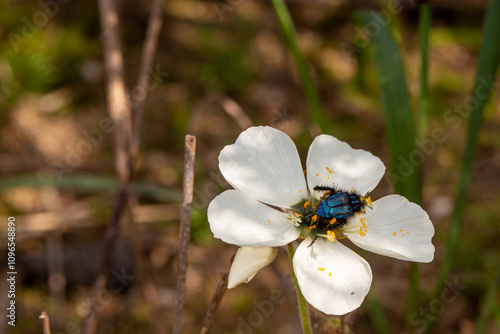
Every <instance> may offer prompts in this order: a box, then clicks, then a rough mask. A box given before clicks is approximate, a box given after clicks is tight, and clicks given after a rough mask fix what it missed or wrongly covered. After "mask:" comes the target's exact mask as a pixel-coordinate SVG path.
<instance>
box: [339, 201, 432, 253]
mask: <svg viewBox="0 0 500 334" xmlns="http://www.w3.org/2000/svg"><path fill="white" fill-rule="evenodd" d="M372 208H373V210H371V209H370V208H366V213H365V214H361V215H359V216H357V217H356V216H355V217H353V218H351V220H350V221H349V223H348V225H347V226H346V227H345V228H344V229H343V231H342V232H343V233H346V235H347V237H348V238H349V239H350V240H351V241H352V242H353V243H354V244H356V245H357V246H359V247H361V248H363V249H366V250H368V251H370V252H373V253H377V254H381V255H386V256H390V257H394V258H396V259H401V260H407V261H415V262H431V261H432V260H433V259H434V246H433V245H432V243H431V239H432V236H433V235H434V226H433V225H432V223H431V221H430V220H429V216H428V215H427V213H426V212H425V211H424V210H423V209H422V208H421V207H420V206H419V205H417V204H415V203H411V202H409V201H408V200H407V199H406V198H404V197H402V196H399V195H390V196H386V197H383V198H381V199H379V200H377V201H375V202H373V204H372ZM363 219H364V220H363ZM363 223H364V225H366V227H363V226H362V225H363Z"/></svg>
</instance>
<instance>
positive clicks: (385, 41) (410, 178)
mask: <svg viewBox="0 0 500 334" xmlns="http://www.w3.org/2000/svg"><path fill="white" fill-rule="evenodd" d="M355 20H356V21H357V22H359V23H360V24H361V25H362V26H363V27H364V26H367V25H368V24H369V25H373V24H378V29H377V30H376V31H377V32H378V33H374V34H372V35H371V36H370V41H369V42H370V47H371V49H372V53H373V61H374V63H375V70H376V74H377V79H378V82H379V86H380V95H381V100H382V109H383V111H384V114H385V121H386V134H387V140H388V145H389V151H390V166H391V177H392V183H393V185H394V188H395V190H396V192H397V193H398V194H401V195H403V196H405V197H407V198H408V199H409V200H410V201H412V202H417V203H420V178H419V169H418V166H416V165H415V164H414V163H413V160H414V158H412V153H413V152H415V144H414V139H415V137H414V128H413V116H412V111H411V105H410V97H409V94H408V89H407V87H406V80H405V75H404V70H403V63H402V61H401V56H400V53H399V49H398V47H397V45H396V42H395V41H394V39H393V37H392V36H391V33H390V31H389V29H388V27H387V25H384V24H382V22H384V20H383V19H382V18H381V17H380V15H378V14H377V13H375V12H373V11H359V12H357V13H356V14H355Z"/></svg>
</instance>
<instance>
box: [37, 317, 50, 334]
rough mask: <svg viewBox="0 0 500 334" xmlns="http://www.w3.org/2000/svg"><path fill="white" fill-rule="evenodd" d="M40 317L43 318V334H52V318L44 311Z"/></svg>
mask: <svg viewBox="0 0 500 334" xmlns="http://www.w3.org/2000/svg"><path fill="white" fill-rule="evenodd" d="M38 318H39V319H42V326H43V334H50V320H49V316H48V315H47V313H45V312H42V314H40V316H39V317H38Z"/></svg>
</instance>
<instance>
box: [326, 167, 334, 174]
mask: <svg viewBox="0 0 500 334" xmlns="http://www.w3.org/2000/svg"><path fill="white" fill-rule="evenodd" d="M325 168H326V170H327V171H328V173H330V174H332V173H333V170H331V169H330V168H328V167H325Z"/></svg>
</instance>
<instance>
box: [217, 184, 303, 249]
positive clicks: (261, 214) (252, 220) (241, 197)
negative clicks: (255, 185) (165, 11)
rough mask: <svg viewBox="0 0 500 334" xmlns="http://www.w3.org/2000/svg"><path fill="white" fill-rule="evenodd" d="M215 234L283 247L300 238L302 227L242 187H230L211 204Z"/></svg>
mask: <svg viewBox="0 0 500 334" xmlns="http://www.w3.org/2000/svg"><path fill="white" fill-rule="evenodd" d="M207 213H208V221H209V223H210V229H211V230H212V232H213V234H214V237H216V238H219V239H222V240H223V241H224V242H226V243H229V244H234V245H238V246H245V247H276V246H283V245H286V244H287V243H289V242H291V241H293V240H295V239H297V237H298V235H299V232H300V230H299V229H298V228H297V227H296V226H295V225H294V224H293V223H291V222H290V221H289V220H288V217H289V215H288V214H286V213H284V212H281V211H278V210H276V209H273V208H271V207H270V206H267V205H265V204H262V203H260V202H259V201H257V200H255V199H253V198H251V197H250V196H248V195H246V194H244V193H243V192H242V191H239V190H226V191H225V192H223V193H222V194H220V195H219V196H217V197H215V198H214V200H213V201H212V202H210V205H209V206H208V212H207Z"/></svg>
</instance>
